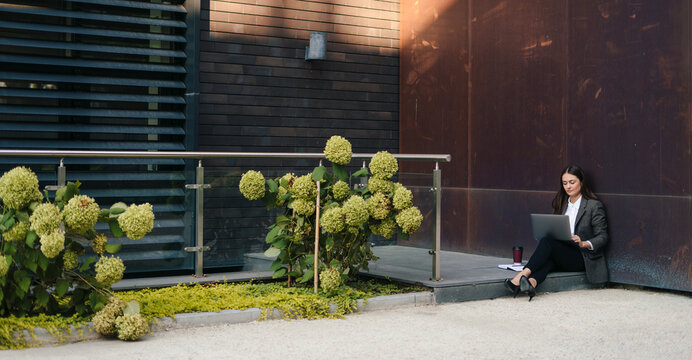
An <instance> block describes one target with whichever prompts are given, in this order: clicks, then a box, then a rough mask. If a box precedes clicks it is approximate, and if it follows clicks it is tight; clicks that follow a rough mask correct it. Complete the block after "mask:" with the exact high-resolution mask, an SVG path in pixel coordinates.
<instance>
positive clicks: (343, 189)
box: [332, 180, 351, 201]
mask: <svg viewBox="0 0 692 360" xmlns="http://www.w3.org/2000/svg"><path fill="white" fill-rule="evenodd" d="M332 195H334V200H336V201H341V200H343V199H345V198H347V197H348V196H349V195H351V188H350V187H349V186H348V184H347V183H346V182H344V181H341V180H339V181H337V182H336V183H335V184H334V185H332Z"/></svg>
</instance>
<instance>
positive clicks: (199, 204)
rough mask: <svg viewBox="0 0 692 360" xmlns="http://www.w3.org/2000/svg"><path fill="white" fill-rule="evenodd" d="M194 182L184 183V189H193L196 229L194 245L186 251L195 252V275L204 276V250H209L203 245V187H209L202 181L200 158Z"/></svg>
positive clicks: (202, 168) (202, 171) (202, 172)
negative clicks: (195, 181)
mask: <svg viewBox="0 0 692 360" xmlns="http://www.w3.org/2000/svg"><path fill="white" fill-rule="evenodd" d="M196 175H197V176H196V180H197V183H196V184H186V185H185V188H186V189H195V191H196V194H195V195H196V196H195V198H196V199H195V218H197V226H196V227H197V231H196V232H195V234H196V235H195V239H196V245H195V246H190V247H186V248H185V251H187V252H196V253H197V261H196V262H195V275H194V276H195V277H204V252H205V251H209V250H211V248H210V247H209V246H204V189H208V188H210V187H211V185H209V184H205V183H204V167H202V160H199V163H198V166H197V174H196Z"/></svg>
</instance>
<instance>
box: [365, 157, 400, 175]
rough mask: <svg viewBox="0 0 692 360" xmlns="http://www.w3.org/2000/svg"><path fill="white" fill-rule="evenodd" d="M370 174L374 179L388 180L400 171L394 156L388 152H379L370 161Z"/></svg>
mask: <svg viewBox="0 0 692 360" xmlns="http://www.w3.org/2000/svg"><path fill="white" fill-rule="evenodd" d="M368 167H369V168H370V173H372V176H373V177H376V178H378V179H382V180H387V179H389V178H391V177H392V176H394V174H396V172H397V171H399V164H398V163H397V161H396V158H395V157H394V155H392V154H390V153H389V152H387V151H379V152H377V154H375V155H374V156H373V157H372V159H371V160H370V165H368Z"/></svg>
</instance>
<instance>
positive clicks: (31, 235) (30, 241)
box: [26, 230, 38, 248]
mask: <svg viewBox="0 0 692 360" xmlns="http://www.w3.org/2000/svg"><path fill="white" fill-rule="evenodd" d="M37 239H38V235H36V233H35V232H34V231H33V230H31V231H29V232H27V233H26V246H28V247H30V248H33V247H34V242H35V241H36V240H37Z"/></svg>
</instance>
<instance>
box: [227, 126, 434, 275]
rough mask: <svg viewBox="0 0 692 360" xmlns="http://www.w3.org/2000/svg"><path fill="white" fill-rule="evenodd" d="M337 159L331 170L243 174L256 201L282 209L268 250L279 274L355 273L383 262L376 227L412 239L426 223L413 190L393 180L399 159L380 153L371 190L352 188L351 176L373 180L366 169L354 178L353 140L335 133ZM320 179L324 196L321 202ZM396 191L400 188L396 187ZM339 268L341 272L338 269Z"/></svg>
mask: <svg viewBox="0 0 692 360" xmlns="http://www.w3.org/2000/svg"><path fill="white" fill-rule="evenodd" d="M324 155H325V157H326V158H327V160H329V161H331V162H332V166H331V170H332V171H331V172H330V171H329V170H328V169H327V168H326V167H324V166H318V167H316V168H315V169H314V170H313V172H312V173H311V174H307V175H303V176H296V175H294V174H292V173H289V174H286V175H284V176H282V177H281V178H277V179H265V178H264V176H263V175H262V174H261V173H260V172H258V171H254V170H251V171H248V172H246V173H245V174H243V176H242V178H241V180H240V186H239V188H240V191H241V193H242V194H243V195H244V196H245V197H246V198H247V199H248V200H261V201H262V202H263V203H264V204H265V206H266V207H267V210H270V209H272V208H277V209H280V210H282V214H281V215H279V216H278V217H277V218H276V222H275V224H273V225H272V226H270V228H269V232H268V233H267V236H266V242H267V243H268V244H270V247H269V249H267V251H266V252H265V255H267V256H268V257H275V258H276V260H275V261H274V262H273V263H272V265H271V268H270V269H271V270H272V271H274V278H278V277H282V276H285V275H287V276H288V286H289V287H290V286H291V281H292V279H297V280H298V281H299V282H308V281H310V280H312V278H313V276H314V271H313V270H311V269H313V267H314V266H318V267H319V268H321V269H327V268H335V269H338V273H339V274H340V276H341V277H343V278H346V277H348V276H355V274H356V273H357V272H358V270H360V269H367V268H368V262H369V261H371V260H377V257H376V256H375V255H374V254H373V252H372V249H371V247H370V242H369V239H370V236H371V235H372V234H373V233H374V234H377V235H380V236H383V237H385V238H391V237H392V236H394V235H395V234H396V233H397V230H398V233H399V236H400V237H402V238H404V239H406V238H408V236H409V235H410V234H413V233H414V232H415V231H416V230H418V228H419V227H420V224H421V221H422V218H423V216H422V215H421V213H420V211H419V210H418V208H416V207H414V206H412V203H411V200H412V195H411V192H410V191H408V190H407V189H406V188H405V187H404V186H403V185H401V184H398V183H397V184H395V183H393V182H392V181H391V178H392V176H394V175H395V174H396V172H397V171H398V169H399V165H398V163H397V160H396V158H395V157H394V156H393V155H391V154H390V153H388V152H386V151H380V152H378V153H377V154H375V155H374V156H373V158H372V159H371V161H370V165H369V168H370V171H372V174H373V176H372V177H371V178H370V179H369V181H368V186H367V187H365V188H353V189H352V188H351V187H350V186H349V185H348V183H349V181H350V180H351V179H359V178H366V177H368V175H369V172H368V169H366V168H363V169H361V170H359V171H357V172H355V173H354V174H353V175H351V176H350V177H349V176H348V172H347V171H346V167H345V165H347V164H348V163H349V162H350V161H351V157H352V152H351V143H350V142H349V141H348V140H346V139H344V138H342V137H340V136H332V137H331V138H330V139H329V140H328V141H327V144H326V146H325V149H324ZM317 182H319V183H320V202H319V205H317V204H316V195H317V186H316V183H317ZM395 190H396V191H395ZM317 206H319V210H320V242H319V246H320V249H319V255H320V256H319V264H314V255H313V254H314V243H315V232H314V226H315V224H316V220H317V219H316V216H317V215H316V213H317V211H316V210H317V209H316V207H317ZM330 271H334V270H330Z"/></svg>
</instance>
